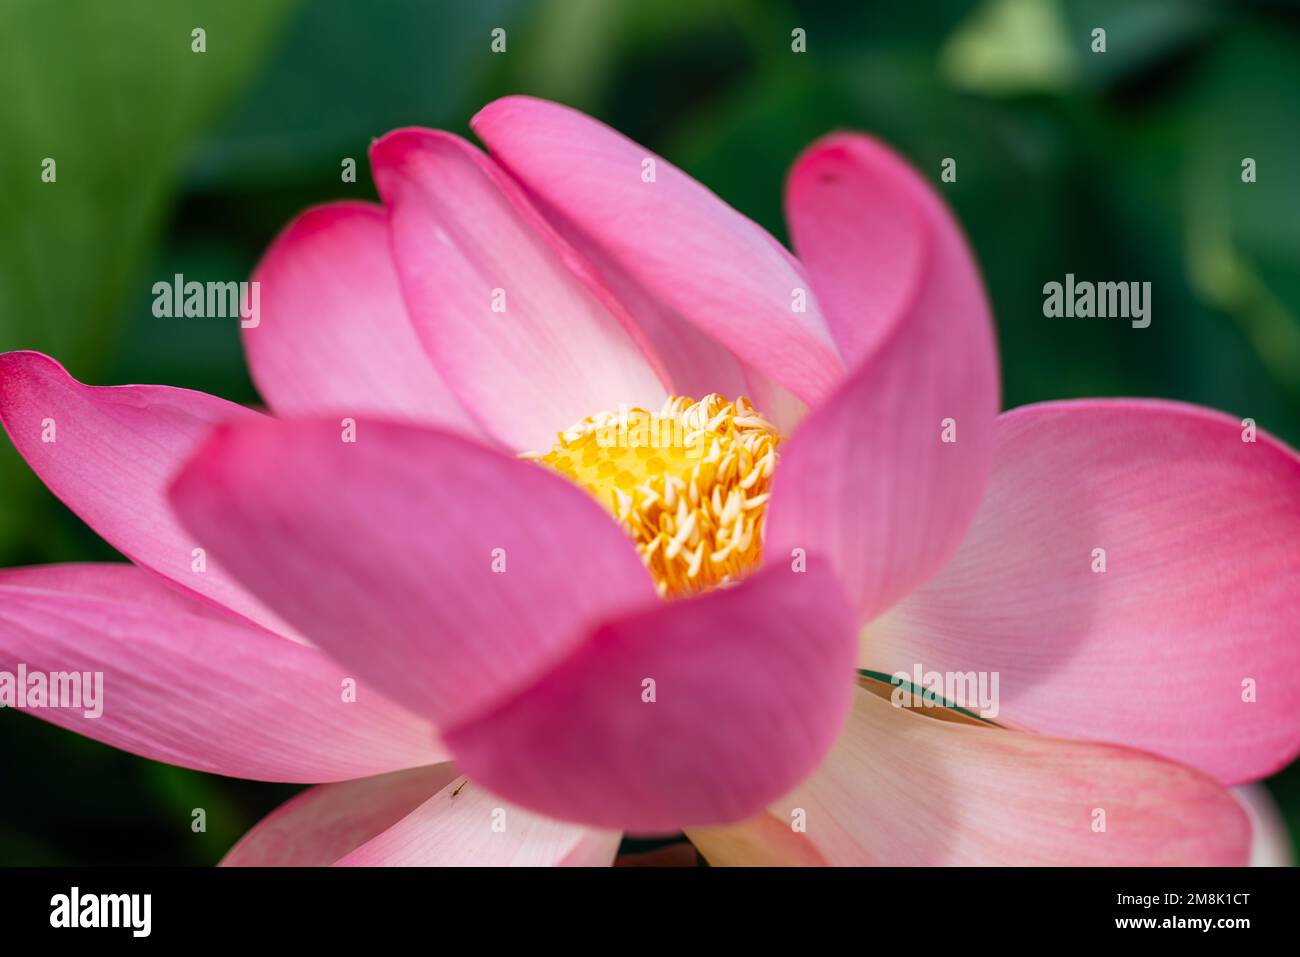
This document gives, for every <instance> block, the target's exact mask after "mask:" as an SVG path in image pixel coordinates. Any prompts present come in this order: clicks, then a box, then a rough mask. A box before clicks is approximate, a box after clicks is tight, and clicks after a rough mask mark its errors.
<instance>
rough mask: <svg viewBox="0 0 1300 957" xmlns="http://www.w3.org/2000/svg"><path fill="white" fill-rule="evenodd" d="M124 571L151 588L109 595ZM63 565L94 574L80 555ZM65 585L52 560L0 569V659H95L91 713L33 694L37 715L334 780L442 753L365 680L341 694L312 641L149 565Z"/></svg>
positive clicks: (101, 734) (74, 665)
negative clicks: (229, 617) (207, 597)
mask: <svg viewBox="0 0 1300 957" xmlns="http://www.w3.org/2000/svg"><path fill="white" fill-rule="evenodd" d="M125 575H134V576H135V577H136V579H137V585H138V588H139V590H140V592H141V594H143V595H146V596H151V597H146V598H145V599H144V600H136V599H133V598H131V597H129V596H126V597H108V596H110V595H112V594H113V593H114V592H116V591H117V590H118V589H119V588H120V587H121V585H122V584H123V578H124V576H125ZM75 576H77V577H82V578H84V579H85V580H87V581H89V579H91V578H93V577H94V576H93V573H92V572H91V571H90V570H89V569H88V568H87V567H85V566H82V567H80V568H79V569H77V570H76V572H75ZM45 578H48V579H49V582H50V585H51V587H50V588H48V589H47V588H44V587H42V580H43V579H45ZM18 582H21V583H18ZM70 585H71V581H70V579H69V577H68V573H67V571H66V570H65V569H64V568H63V567H62V566H57V565H55V566H46V567H45V568H44V569H26V570H24V573H23V574H22V575H21V576H12V575H6V576H4V577H3V578H0V671H5V672H8V673H10V674H17V673H18V668H19V666H20V665H25V666H26V670H27V674H28V675H29V676H30V675H32V674H34V673H38V672H40V673H44V674H49V673H52V672H92V673H94V672H102V673H103V679H102V699H101V700H100V701H99V709H102V713H101V714H99V715H97V716H87V714H86V712H87V710H90V711H92V712H94V711H95V710H97V708H96V707H95V706H94V703H90V702H85V701H84V700H83V707H81V708H52V707H43V708H31V709H30V713H31V714H33V715H35V716H36V717H39V718H43V719H45V720H47V721H49V722H51V723H52V724H57V725H59V726H60V727H63V728H68V729H69V730H72V731H76V732H77V733H78V734H84V735H85V736H86V737H89V738H93V739H95V740H96V741H102V742H104V743H106V744H110V745H112V746H113V747H117V748H121V749H122V750H124V751H130V752H131V753H132V754H138V755H142V756H143V757H147V758H152V759H154V760H155V761H164V762H166V763H168V764H176V765H180V766H181V767H186V768H194V769H196V770H199V771H209V772H212V773H214V774H225V775H229V776H231V777H241V778H254V779H257V780H265V781H303V782H312V781H331V780H341V779H346V778H353V777H360V776H363V775H370V774H378V773H382V772H384V771H391V770H394V769H397V768H405V767H410V766H412V765H417V764H427V763H431V762H434V761H438V760H442V759H443V758H444V756H445V752H444V751H443V750H442V748H441V745H440V744H439V743H438V742H437V740H436V737H435V735H434V732H433V730H432V728H431V727H430V726H429V725H428V724H426V723H425V722H424V721H421V720H419V719H417V718H415V717H413V716H412V715H410V714H409V713H407V712H405V711H403V710H401V709H399V708H397V707H395V706H393V705H392V704H390V703H388V702H387V701H385V700H384V699H383V698H381V697H380V696H379V695H377V694H375V693H374V692H373V691H371V690H370V689H368V688H366V687H358V688H356V691H355V700H351V701H349V700H345V693H344V692H345V690H346V686H345V681H349V680H351V679H353V675H352V673H351V672H349V671H347V670H345V669H343V668H341V667H339V666H338V665H337V664H335V663H334V662H333V661H331V660H330V659H329V658H327V657H326V656H325V655H324V654H322V653H321V652H319V651H317V650H315V649H314V648H308V647H305V646H303V645H299V644H295V643H294V642H291V641H286V640H284V639H283V638H280V637H278V636H276V635H272V634H268V633H267V632H265V631H262V630H260V629H253V628H249V627H247V626H245V625H242V624H239V623H238V622H233V621H229V622H228V621H219V620H216V619H214V618H213V617H211V616H210V615H209V614H207V613H206V611H205V610H203V609H200V610H198V611H197V612H196V611H191V610H186V609H184V608H181V607H177V606H175V605H173V604H171V603H170V602H169V601H166V600H163V601H160V600H158V599H157V596H156V595H153V592H154V591H155V589H157V587H158V586H157V585H155V584H154V582H153V580H152V579H151V578H150V576H149V573H148V572H145V571H143V570H140V569H135V568H131V569H129V570H128V571H126V572H124V571H123V566H117V565H110V566H107V569H106V571H105V573H104V581H103V582H102V583H99V584H89V585H88V586H87V587H85V589H84V592H85V593H84V594H78V593H76V592H74V591H72V590H70ZM83 680H84V679H83ZM88 703H89V704H91V705H92V706H91V707H90V708H87V707H85V706H84V705H86V704H88Z"/></svg>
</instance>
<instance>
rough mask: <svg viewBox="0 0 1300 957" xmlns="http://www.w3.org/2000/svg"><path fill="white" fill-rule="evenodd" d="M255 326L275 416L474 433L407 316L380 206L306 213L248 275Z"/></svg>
mask: <svg viewBox="0 0 1300 957" xmlns="http://www.w3.org/2000/svg"><path fill="white" fill-rule="evenodd" d="M253 279H254V281H255V282H257V283H259V286H260V303H261V307H260V316H259V318H260V321H259V323H258V325H256V326H252V327H248V328H245V329H244V330H243V335H244V349H245V351H246V352H247V353H248V364H249V368H250V369H251V370H252V374H253V379H254V381H255V382H256V383H257V387H258V390H259V391H260V392H261V393H262V395H263V396H264V397H265V398H266V400H267V401H268V402H269V403H270V404H271V406H272V407H273V408H274V409H275V411H276V412H277V413H279V414H281V415H313V414H322V413H338V414H343V415H349V416H370V415H374V416H381V417H382V416H386V417H391V418H397V419H407V420H412V421H417V422H424V423H428V424H430V425H442V426H446V427H448V428H451V429H460V430H464V431H467V432H471V433H472V432H476V431H477V429H476V427H475V426H474V425H473V424H472V422H471V420H470V418H469V416H468V415H467V414H466V413H465V411H464V410H463V409H462V408H461V407H460V404H459V402H457V401H456V398H455V396H453V395H452V393H451V391H450V390H449V389H448V388H447V386H446V384H444V383H443V381H442V379H441V378H440V377H439V375H438V373H437V371H436V370H435V369H434V367H433V363H432V361H430V359H429V358H428V356H427V355H425V352H424V348H423V347H422V346H421V345H420V340H419V338H418V337H417V336H416V334H415V329H414V327H413V326H412V325H411V321H410V319H409V318H407V315H406V306H405V305H404V304H403V302H402V290H401V287H400V286H398V283H397V269H396V268H395V267H394V266H393V260H392V255H391V253H390V251H389V243H388V217H387V216H386V214H385V213H384V210H383V208H382V207H380V206H375V205H372V204H370V203H358V202H341V203H331V204H330V205H328V206H318V207H316V208H315V209H310V210H308V211H307V212H305V213H303V214H302V215H301V216H299V217H298V218H297V219H295V220H294V221H293V222H292V223H290V224H289V225H288V226H287V227H285V229H284V231H283V232H282V233H280V235H279V236H278V237H277V238H276V240H275V242H274V243H273V244H272V245H271V248H270V249H269V250H267V252H266V255H265V256H263V257H262V261H261V263H259V264H258V267H257V270H256V271H255V272H254V274H253Z"/></svg>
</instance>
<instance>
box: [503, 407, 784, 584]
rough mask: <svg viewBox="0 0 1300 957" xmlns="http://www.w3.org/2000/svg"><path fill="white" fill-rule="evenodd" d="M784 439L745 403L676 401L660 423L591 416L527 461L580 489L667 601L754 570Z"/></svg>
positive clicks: (637, 414)
mask: <svg viewBox="0 0 1300 957" xmlns="http://www.w3.org/2000/svg"><path fill="white" fill-rule="evenodd" d="M780 442H781V436H780V435H779V434H778V433H777V431H776V429H775V427H773V425H772V424H771V423H770V422H768V421H767V420H766V419H764V418H763V417H762V416H761V415H760V414H759V413H758V411H757V410H755V408H754V407H753V406H752V405H750V404H749V402H748V400H746V399H745V397H744V396H741V397H740V398H738V399H736V401H735V402H728V401H727V400H726V399H724V398H723V397H722V396H720V395H718V394H717V393H713V394H712V395H706V396H705V397H704V398H703V399H701V400H700V401H698V402H696V401H694V400H692V399H688V398H686V397H684V396H673V397H672V398H670V399H668V401H667V402H665V403H664V406H663V409H661V410H660V412H659V414H658V415H654V414H652V413H650V412H647V411H646V410H645V409H626V410H623V411H620V412H598V413H597V414H595V415H592V416H588V417H587V418H585V419H583V420H582V421H581V422H579V423H577V424H576V425H574V426H573V427H572V428H570V429H567V430H566V431H564V432H561V433H560V434H559V436H558V440H557V441H556V443H555V445H554V446H552V447H551V450H550V451H549V452H545V453H536V452H530V453H526V457H527V458H531V459H535V460H537V461H539V462H541V463H542V464H544V465H546V466H548V467H549V468H551V469H553V470H555V471H556V472H558V473H560V474H561V475H563V476H565V477H566V478H569V479H571V480H572V481H574V482H575V483H577V484H578V485H580V486H582V487H583V488H585V489H586V490H587V491H588V492H590V493H591V494H592V496H594V497H595V499H596V501H598V502H600V504H601V505H603V506H604V507H605V508H606V509H608V510H609V512H610V514H611V515H613V516H614V518H615V519H616V520H617V521H618V523H619V524H620V525H622V526H623V528H624V529H626V530H627V533H628V534H629V535H630V536H631V537H632V541H633V542H635V543H636V548H637V551H638V552H639V553H640V555H641V559H642V561H644V562H645V564H646V568H648V569H649V570H650V574H651V575H652V576H654V580H655V585H656V587H657V588H658V589H659V594H660V595H662V596H664V597H665V598H673V597H678V596H681V595H689V594H692V593H694V592H699V591H704V590H705V589H708V588H713V587H714V586H716V585H723V584H726V583H728V582H732V581H736V580H738V579H740V578H742V577H743V576H744V574H745V573H746V571H748V570H749V569H750V568H752V567H753V566H754V565H755V564H757V562H758V559H759V556H760V554H761V552H762V549H763V522H764V520H765V518H766V517H767V502H768V498H769V490H770V487H771V484H772V473H773V471H774V469H775V467H776V461H777V452H776V449H777V446H778V445H779V444H780Z"/></svg>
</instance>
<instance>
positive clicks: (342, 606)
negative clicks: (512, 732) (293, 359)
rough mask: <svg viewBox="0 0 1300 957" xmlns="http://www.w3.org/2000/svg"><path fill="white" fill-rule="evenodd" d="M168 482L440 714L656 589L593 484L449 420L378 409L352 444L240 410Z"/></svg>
mask: <svg viewBox="0 0 1300 957" xmlns="http://www.w3.org/2000/svg"><path fill="white" fill-rule="evenodd" d="M172 497H173V501H174V502H175V503H176V506H177V509H178V511H179V513H180V514H181V515H182V517H183V518H184V520H185V522H186V523H187V524H188V525H190V526H191V527H193V528H195V529H196V530H198V531H200V532H201V534H202V536H203V538H204V540H205V541H209V542H210V543H211V547H212V550H213V551H214V552H215V553H216V554H218V555H219V556H221V557H222V559H223V560H224V561H226V562H227V563H228V564H229V566H230V567H231V568H232V569H233V570H234V573H235V575H236V576H238V577H239V579H240V580H241V581H243V582H245V583H246V584H247V585H248V587H249V589H250V590H251V591H253V592H254V594H256V595H258V596H259V597H261V598H262V599H264V600H265V601H267V602H268V603H269V604H270V605H271V606H272V607H274V608H275V609H276V610H277V611H278V612H279V613H280V614H282V615H284V616H285V618H286V619H287V620H289V621H291V622H294V623H295V624H297V625H298V626H300V627H302V628H303V629H305V630H306V631H307V632H308V633H310V634H311V636H312V640H313V641H314V642H316V643H317V644H318V645H319V646H320V647H322V648H324V649H325V650H327V651H328V652H330V654H332V655H334V656H335V657H336V658H337V659H338V660H339V661H341V662H344V663H346V664H347V665H348V666H349V667H352V668H355V669H356V671H357V673H358V674H361V675H362V676H364V677H366V678H368V679H369V680H371V681H373V682H374V683H375V684H376V685H377V686H379V687H381V688H383V689H384V691H385V693H386V694H388V695H390V696H391V697H392V698H393V699H394V700H395V701H398V702H401V703H403V704H406V705H408V706H409V707H411V708H413V709H414V710H416V711H418V712H419V713H421V714H425V715H428V716H430V717H431V718H432V719H433V720H434V721H435V723H437V724H439V725H443V724H447V723H449V722H452V721H455V720H459V719H463V718H467V717H469V716H470V715H471V714H473V713H477V712H478V711H481V710H483V709H487V708H490V707H492V706H493V705H495V703H496V702H497V701H498V700H499V699H500V698H501V697H503V696H506V695H509V694H513V693H514V692H515V691H516V690H518V688H520V687H522V686H524V685H526V684H528V683H531V682H532V681H534V680H536V678H537V677H538V676H539V675H540V674H541V673H543V672H544V671H546V670H547V669H549V668H551V667H553V666H554V665H555V663H556V662H557V661H559V660H561V659H563V658H564V657H566V656H567V655H569V654H570V653H571V652H572V651H573V650H574V648H576V647H577V645H578V644H580V643H581V642H582V641H583V640H584V639H585V637H586V635H587V633H588V632H589V630H590V629H591V627H592V626H593V625H594V624H595V623H596V622H598V621H601V620H604V619H605V618H607V617H609V616H610V615H613V614H618V613H620V612H622V611H624V610H625V609H627V608H636V607H641V606H643V605H647V604H654V603H656V602H657V596H656V594H655V591H654V587H653V585H652V583H651V579H650V576H649V574H648V573H647V572H646V570H645V567H644V566H643V565H642V564H641V560H640V558H639V556H638V555H637V554H636V551H635V549H634V548H633V547H632V543H631V541H630V540H629V539H628V538H627V536H626V535H625V534H624V533H623V531H622V529H620V528H619V527H618V526H617V525H616V524H615V523H614V522H613V521H612V520H611V519H610V517H609V516H608V515H607V514H606V513H605V511H604V510H603V509H602V508H601V507H600V505H598V504H597V503H596V502H595V501H594V500H593V499H592V498H591V497H590V496H588V495H587V493H586V492H584V491H582V490H581V489H579V488H578V487H577V486H576V485H572V484H570V483H569V482H568V481H566V480H564V479H562V478H560V477H558V476H556V475H554V474H552V473H551V472H549V471H547V470H546V469H544V468H543V467H542V466H539V465H536V464H534V463H532V462H526V461H521V460H519V459H516V458H513V457H511V456H507V455H502V454H500V453H498V452H495V451H493V450H490V449H488V448H486V447H485V446H481V445H477V444H475V443H473V442H470V441H468V440H465V439H463V438H460V437H458V436H454V435H451V434H448V433H442V432H436V431H433V430H428V429H423V428H418V427H415V426H408V425H398V424H385V423H368V424H363V425H362V426H361V427H360V429H359V430H358V433H357V441H356V443H355V444H349V443H345V442H342V441H340V436H339V430H338V428H337V426H336V423H334V422H277V421H273V420H265V421H261V422H248V423H243V424H240V425H237V426H232V427H231V428H229V429H221V430H218V431H217V432H216V433H215V434H214V436H213V438H212V439H211V440H210V441H209V442H208V443H207V444H206V445H205V446H204V447H203V449H202V450H201V451H200V452H199V453H198V455H197V456H196V457H195V459H194V460H193V461H192V462H191V463H190V464H189V466H188V467H187V468H186V469H185V471H184V472H183V473H182V474H181V476H180V478H179V479H178V480H177V482H176V485H175V487H174V489H173V496H172ZM494 568H495V569H497V570H496V571H494Z"/></svg>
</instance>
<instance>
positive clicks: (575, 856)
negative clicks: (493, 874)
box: [338, 778, 622, 867]
mask: <svg viewBox="0 0 1300 957" xmlns="http://www.w3.org/2000/svg"><path fill="white" fill-rule="evenodd" d="M621 837H622V835H620V834H619V833H618V832H617V831H596V830H591V829H588V828H585V827H582V826H580V825H577V824H566V823H563V822H560V821H553V820H550V819H548V818H544V817H539V816H537V815H535V814H530V813H528V812H527V811H523V810H520V809H519V808H516V807H512V806H510V805H509V804H506V803H504V802H503V801H501V799H500V798H497V797H495V796H494V795H492V794H490V793H489V792H488V791H487V790H486V789H484V788H483V787H482V786H481V785H479V784H478V783H476V782H473V781H466V780H465V779H464V778H460V779H458V780H456V781H452V782H451V783H449V784H447V785H446V786H445V787H443V789H442V790H441V791H439V792H438V793H437V794H436V795H434V796H433V797H431V798H429V799H428V800H427V801H425V802H424V804H422V805H420V807H418V808H416V809H415V810H414V811H412V812H411V813H410V814H408V815H407V816H406V817H404V818H403V819H402V820H400V821H398V822H397V823H396V824H394V825H393V826H392V827H390V828H389V829H388V830H386V831H384V832H383V833H382V834H380V835H378V836H377V837H374V838H371V839H370V840H369V841H367V842H366V843H365V844H363V845H361V847H359V848H357V849H356V850H355V851H353V852H352V853H351V854H348V855H347V856H346V857H344V858H343V859H342V860H340V861H338V864H339V865H340V866H343V867H376V866H381V867H608V866H610V865H611V864H612V863H613V862H614V855H615V854H616V853H617V852H618V845H619V840H620V839H621Z"/></svg>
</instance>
